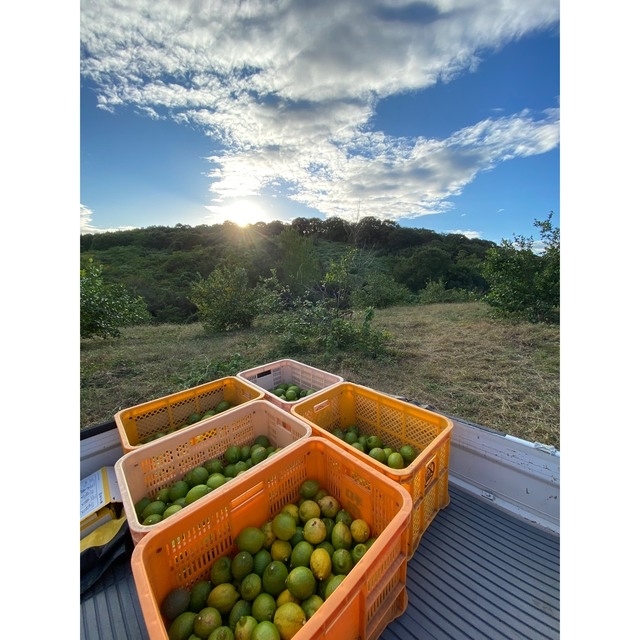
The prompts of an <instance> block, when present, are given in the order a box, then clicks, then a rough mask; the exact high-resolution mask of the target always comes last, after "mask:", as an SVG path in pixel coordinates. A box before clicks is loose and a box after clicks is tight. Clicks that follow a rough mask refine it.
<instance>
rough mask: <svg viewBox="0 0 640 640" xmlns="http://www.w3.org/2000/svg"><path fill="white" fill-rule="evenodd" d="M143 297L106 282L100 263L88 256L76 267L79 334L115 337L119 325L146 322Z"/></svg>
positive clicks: (149, 317)
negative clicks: (78, 270) (78, 284)
mask: <svg viewBox="0 0 640 640" xmlns="http://www.w3.org/2000/svg"><path fill="white" fill-rule="evenodd" d="M150 319H151V316H150V314H149V312H148V310H147V307H146V304H145V302H144V299H143V298H142V297H141V296H136V295H134V294H132V293H131V292H129V291H128V290H127V289H126V288H125V287H124V286H123V285H121V284H106V283H105V282H104V280H103V275H102V266H100V265H97V264H94V263H93V260H89V261H88V262H87V265H86V266H85V267H84V268H82V269H80V337H81V338H92V337H93V336H98V337H100V338H109V337H112V338H117V337H118V336H119V335H120V328H121V327H126V326H131V325H135V324H143V323H145V322H149V320H150Z"/></svg>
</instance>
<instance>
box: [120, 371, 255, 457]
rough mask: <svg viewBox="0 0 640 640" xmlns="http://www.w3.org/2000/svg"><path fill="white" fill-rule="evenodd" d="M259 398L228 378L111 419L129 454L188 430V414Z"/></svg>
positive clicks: (247, 386) (250, 387)
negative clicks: (168, 434)
mask: <svg viewBox="0 0 640 640" xmlns="http://www.w3.org/2000/svg"><path fill="white" fill-rule="evenodd" d="M261 398H264V393H263V392H262V391H261V390H260V389H259V388H257V387H255V386H254V385H250V384H248V383H246V382H245V381H243V380H241V379H239V378H238V377H236V376H227V377H226V378H220V379H218V380H213V381H212V382H206V383H205V384H201V385H199V386H197V387H191V388H190V389H185V390H184V391H178V392H177V393H172V394H170V395H168V396H164V397H162V398H158V399H156V400H150V401H148V402H143V403H142V404H138V405H136V406H134V407H130V408H128V409H123V410H122V411H118V413H116V414H115V416H114V418H115V423H116V426H117V427H118V434H119V436H120V442H121V443H122V449H123V451H124V452H125V453H128V452H129V451H134V450H135V449H137V448H139V447H142V446H147V445H148V444H149V443H147V444H142V443H141V441H142V440H144V439H145V438H147V437H148V436H153V435H155V434H157V433H164V432H167V431H171V432H173V431H175V430H176V429H179V428H187V427H184V426H183V425H184V424H185V422H186V421H187V419H188V418H189V416H190V415H191V414H193V413H204V412H205V411H207V410H209V409H213V408H214V407H215V406H216V405H217V404H218V403H219V402H222V401H223V400H226V401H227V402H230V403H231V404H232V405H234V406H238V405H241V404H244V403H245V402H249V401H252V400H260V399H261ZM195 424H198V423H195ZM163 437H164V436H163ZM154 442H155V441H154Z"/></svg>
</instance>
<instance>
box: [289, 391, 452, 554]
mask: <svg viewBox="0 0 640 640" xmlns="http://www.w3.org/2000/svg"><path fill="white" fill-rule="evenodd" d="M291 413H292V415H294V416H297V417H299V418H301V419H302V420H305V421H306V422H307V423H308V424H309V425H310V426H311V432H312V435H313V436H319V437H322V438H326V439H328V440H330V441H331V442H333V443H334V444H335V445H337V446H339V447H341V448H342V449H344V450H345V451H350V452H352V453H353V455H355V456H356V458H357V459H358V460H360V461H361V462H362V463H364V464H367V465H370V466H372V467H373V468H375V469H376V470H378V471H379V472H380V473H382V474H384V475H385V476H387V477H388V478H390V479H391V480H394V481H395V482H398V483H399V484H401V485H402V486H403V487H404V488H405V489H406V490H407V491H408V492H409V495H410V496H411V499H412V500H413V505H414V507H413V515H412V523H411V530H412V532H413V534H412V538H411V544H410V555H411V556H412V555H413V554H414V553H415V550H416V549H417V547H418V545H419V544H420V538H421V537H422V536H423V534H424V532H425V531H426V530H427V527H428V526H429V524H430V523H431V521H432V520H433V518H434V517H435V516H436V515H437V513H438V511H439V510H440V509H443V508H444V507H446V506H447V505H448V504H449V491H448V477H449V450H450V446H451V431H452V429H453V422H452V421H451V420H450V419H449V418H447V417H446V416H443V415H440V414H438V413H435V412H433V411H429V410H428V409H423V408H422V407H418V406H416V405H414V404H411V403H410V402H406V401H404V400H398V399H397V398H393V397H391V396H388V395H386V394H383V393H380V392H378V391H375V390H373V389H370V388H368V387H364V386H361V385H357V384H354V383H351V382H343V383H340V384H337V385H335V386H333V387H331V388H329V389H325V390H324V391H321V392H319V393H317V394H314V395H312V396H309V398H305V399H303V400H301V401H300V402H298V403H297V404H296V405H295V406H294V407H292V409H291ZM353 424H355V425H357V426H358V427H359V429H360V432H361V433H364V434H366V435H377V436H378V437H379V438H380V439H381V440H382V442H383V443H384V444H385V445H386V446H390V447H393V448H395V449H399V448H400V447H401V446H402V445H403V444H410V445H412V446H413V447H415V448H416V449H417V450H418V451H419V452H420V453H419V454H418V455H417V457H416V459H415V460H414V461H413V462H412V463H411V464H410V465H408V466H407V467H405V468H404V469H392V468H390V467H388V466H387V465H385V464H382V463H381V462H378V461H377V460H374V459H373V458H372V457H371V456H369V455H367V454H366V453H363V452H361V451H358V450H357V449H355V448H354V447H352V446H351V445H350V444H348V443H346V442H344V441H343V440H341V439H340V438H338V437H337V436H335V435H333V433H332V431H333V430H334V429H335V428H340V429H344V428H346V427H348V426H350V425H353Z"/></svg>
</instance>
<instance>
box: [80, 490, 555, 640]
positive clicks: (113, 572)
mask: <svg viewBox="0 0 640 640" xmlns="http://www.w3.org/2000/svg"><path fill="white" fill-rule="evenodd" d="M449 492H450V496H451V503H450V504H449V506H448V507H447V508H445V509H443V510H441V511H440V512H439V513H438V515H437V517H436V518H435V519H434V521H433V522H432V523H431V524H430V525H429V528H428V529H427V531H426V532H425V534H424V536H423V537H422V539H421V541H420V545H419V546H418V548H417V550H416V552H415V554H414V555H413V557H412V558H411V560H410V561H409V565H408V571H407V590H408V592H409V605H408V607H407V610H406V611H405V613H404V614H403V615H402V616H401V617H399V618H397V619H396V620H394V621H393V622H392V623H391V624H389V625H388V626H387V628H386V629H385V631H384V632H383V634H382V635H381V637H380V640H406V639H407V638H419V639H420V640H428V639H433V640H447V639H451V640H454V639H455V640H464V639H473V640H478V639H482V638H486V639H488V640H499V639H501V638H503V639H504V640H514V639H518V640H520V639H523V640H547V639H549V640H556V639H557V638H559V637H560V621H559V618H560V613H559V610H560V605H559V598H560V596H559V592H560V587H559V555H560V553H559V552H560V538H559V536H557V535H555V534H554V533H552V532H549V531H547V530H545V529H543V528H541V527H539V526H537V525H534V524H531V523H528V522H526V521H525V520H523V519H522V518H518V517H516V516H514V515H512V514H510V513H507V512H506V511H503V510H501V509H499V508H497V507H495V506H494V505H493V504H491V503H489V502H487V501H486V500H483V499H482V498H480V497H478V496H476V495H473V494H471V493H468V492H466V491H464V490H463V489H461V488H459V487H456V486H453V485H451V484H450V486H449ZM129 561H130V558H129V557H124V558H122V559H121V560H119V561H118V562H116V563H115V564H114V565H113V566H112V567H110V569H109V570H108V571H107V572H106V573H105V574H104V576H103V577H102V578H101V580H100V582H99V583H97V584H96V585H94V586H93V587H92V588H91V590H89V591H88V592H87V593H85V594H84V596H83V597H82V599H81V612H80V613H81V631H80V633H81V638H82V640H148V638H149V635H148V633H147V631H146V628H145V624H144V619H143V617H142V613H141V610H140V604H139V602H138V596H137V593H136V588H135V583H134V580H133V575H132V573H131V569H130V564H129ZM329 640H334V639H329ZM335 640H342V639H339V638H336V639H335Z"/></svg>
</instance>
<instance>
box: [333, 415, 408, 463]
mask: <svg viewBox="0 0 640 640" xmlns="http://www.w3.org/2000/svg"><path fill="white" fill-rule="evenodd" d="M331 433H332V434H333V435H334V436H336V438H340V440H344V442H346V443H347V444H350V445H351V446H352V447H353V448H354V449H357V450H358V451H361V452H362V453H366V454H367V455H368V456H369V457H371V458H373V459H374V460H377V461H378V462H381V463H382V464H384V465H386V466H388V467H389V468H391V469H404V468H406V467H408V466H409V465H410V464H411V463H412V462H413V461H414V460H415V459H416V458H417V457H418V454H419V453H420V452H419V451H418V450H417V449H416V448H415V447H414V446H412V445H410V444H408V443H405V444H403V445H401V446H400V447H398V448H397V449H395V448H394V447H391V446H389V445H388V444H385V443H384V442H383V441H382V439H381V438H380V436H377V435H371V434H369V435H367V434H365V433H363V432H361V430H360V427H359V426H358V425H357V424H352V425H348V426H347V427H344V428H341V427H336V428H335V429H333V430H332V431H331Z"/></svg>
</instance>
